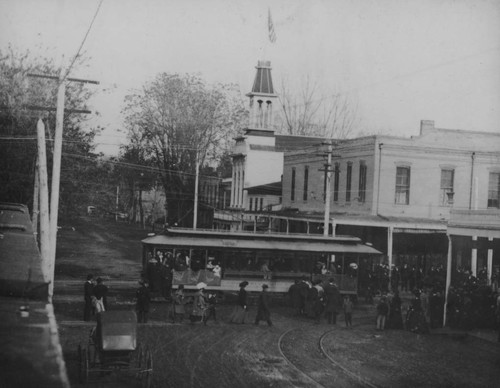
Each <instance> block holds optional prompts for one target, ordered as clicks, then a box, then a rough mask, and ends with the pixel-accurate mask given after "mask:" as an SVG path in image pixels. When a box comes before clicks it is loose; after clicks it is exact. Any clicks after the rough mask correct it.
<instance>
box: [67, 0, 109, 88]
mask: <svg viewBox="0 0 500 388" xmlns="http://www.w3.org/2000/svg"><path fill="white" fill-rule="evenodd" d="M103 1H104V0H101V1H100V2H99V5H98V6H97V9H96V11H95V14H94V17H93V18H92V21H91V22H90V25H89V28H88V29H87V33H86V34H85V36H84V38H83V40H82V43H81V44H80V47H79V48H78V51H77V52H76V55H75V56H74V57H73V60H72V61H71V64H70V65H69V67H68V69H67V70H66V73H65V74H64V77H62V79H61V81H60V82H64V80H65V79H66V77H67V76H68V74H69V72H70V71H71V68H72V67H73V65H74V64H75V61H76V58H78V55H80V51H81V50H82V47H83V45H84V44H85V41H86V40H87V37H88V36H89V33H90V30H91V29H92V26H93V25H94V21H95V19H96V17H97V14H98V13H99V10H100V9H101V5H102V3H103Z"/></svg>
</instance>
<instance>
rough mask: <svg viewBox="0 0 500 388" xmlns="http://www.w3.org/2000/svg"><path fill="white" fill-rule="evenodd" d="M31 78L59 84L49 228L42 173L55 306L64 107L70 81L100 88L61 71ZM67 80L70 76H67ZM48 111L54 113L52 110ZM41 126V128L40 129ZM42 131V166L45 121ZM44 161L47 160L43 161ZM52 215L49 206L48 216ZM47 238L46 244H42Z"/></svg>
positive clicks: (46, 254)
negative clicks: (55, 81) (49, 80)
mask: <svg viewBox="0 0 500 388" xmlns="http://www.w3.org/2000/svg"><path fill="white" fill-rule="evenodd" d="M28 76H29V77H35V78H49V79H54V80H57V81H58V88H57V106H56V129H55V136H54V155H53V162H52V185H51V192H50V215H48V220H47V221H48V225H47V222H45V217H44V215H43V213H44V209H43V208H42V205H43V201H44V200H45V198H47V199H48V185H46V186H44V184H43V182H42V179H43V177H42V170H40V174H39V175H40V182H41V185H40V186H41V187H40V210H41V211H40V236H41V241H42V243H41V249H40V250H41V254H42V269H43V272H44V275H45V276H46V279H47V280H48V282H49V302H52V296H53V294H54V268H55V261H56V243H57V220H58V213H59V188H60V181H61V156H62V138H63V127H64V113H65V109H64V104H65V97H66V83H67V82H68V81H73V82H83V83H91V84H99V82H97V81H90V80H83V79H78V78H67V77H66V78H65V72H64V70H63V69H61V71H60V73H59V76H58V77H56V76H52V75H45V74H31V73H30V74H28ZM66 76H67V74H66ZM34 109H39V110H45V109H44V108H43V107H41V108H40V107H34ZM47 110H52V109H50V108H48V109H47ZM40 123H41V125H40ZM37 131H38V141H39V143H40V141H42V137H41V136H40V132H43V155H42V152H41V151H40V149H41V148H42V146H41V145H40V144H39V163H40V166H42V165H45V166H46V163H47V158H46V155H45V126H44V125H43V122H42V121H41V120H39V121H38V124H37ZM42 159H43V160H42ZM46 176H47V171H46V170H45V177H46ZM48 211H49V209H48V206H47V212H48ZM46 236H48V247H45V244H46V243H47V241H46V238H47V237H46ZM42 237H43V240H42Z"/></svg>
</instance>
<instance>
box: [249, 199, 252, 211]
mask: <svg viewBox="0 0 500 388" xmlns="http://www.w3.org/2000/svg"><path fill="white" fill-rule="evenodd" d="M252 205H253V198H250V205H249V210H250V211H252Z"/></svg>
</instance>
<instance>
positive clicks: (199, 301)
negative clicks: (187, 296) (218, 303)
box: [189, 282, 207, 323]
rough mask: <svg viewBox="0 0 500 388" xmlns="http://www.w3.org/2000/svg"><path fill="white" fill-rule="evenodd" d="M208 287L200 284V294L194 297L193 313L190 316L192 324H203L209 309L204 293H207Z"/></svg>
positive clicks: (197, 286)
mask: <svg viewBox="0 0 500 388" xmlns="http://www.w3.org/2000/svg"><path fill="white" fill-rule="evenodd" d="M206 286H207V285H206V284H205V283H203V282H202V283H198V284H197V285H196V288H198V292H197V293H196V294H195V296H194V300H193V311H192V312H191V315H190V317H189V318H190V320H191V322H192V323H194V322H201V321H203V318H204V316H205V310H206V309H207V302H206V300H205V295H203V292H204V291H205V287H206Z"/></svg>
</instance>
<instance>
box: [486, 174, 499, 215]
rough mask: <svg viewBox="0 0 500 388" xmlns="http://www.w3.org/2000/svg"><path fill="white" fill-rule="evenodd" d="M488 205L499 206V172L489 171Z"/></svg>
mask: <svg viewBox="0 0 500 388" xmlns="http://www.w3.org/2000/svg"><path fill="white" fill-rule="evenodd" d="M488 207H496V208H500V172H490V179H489V182H488Z"/></svg>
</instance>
